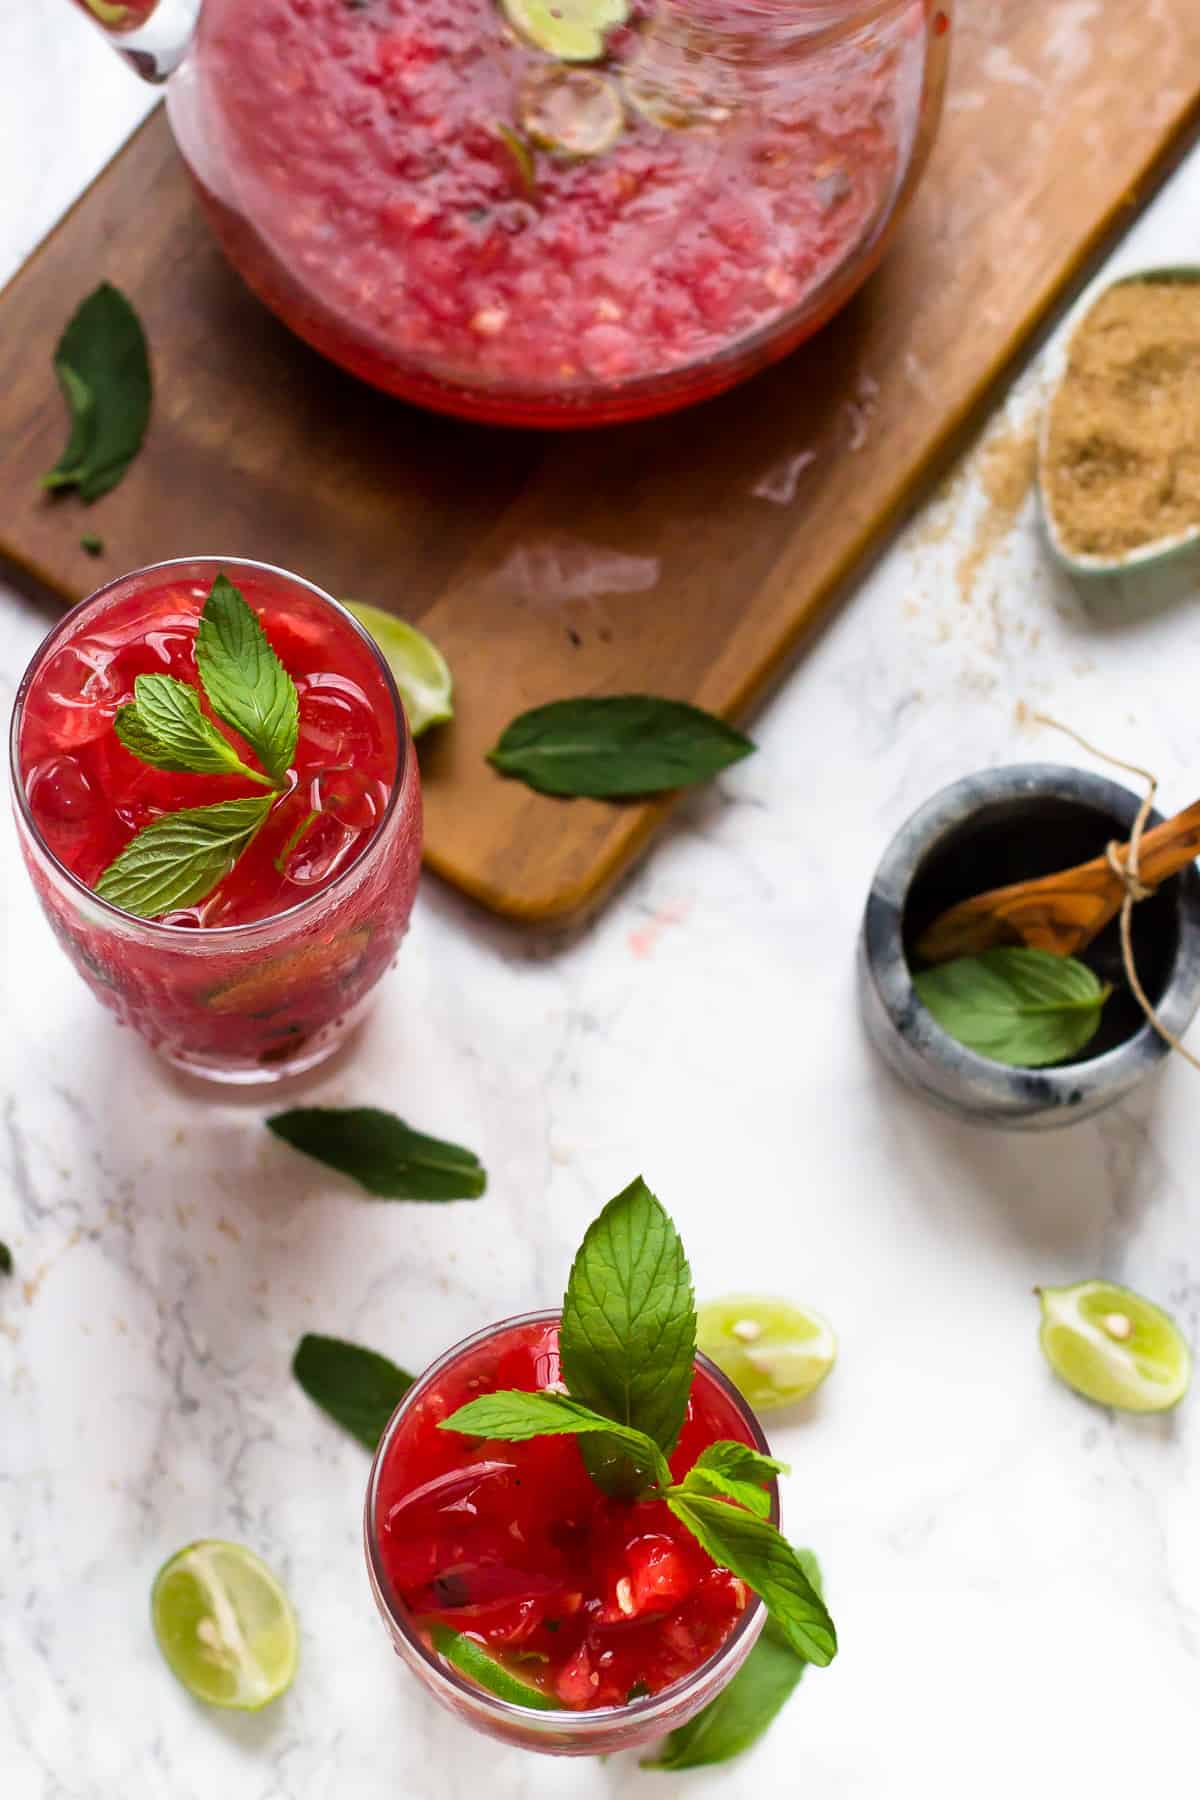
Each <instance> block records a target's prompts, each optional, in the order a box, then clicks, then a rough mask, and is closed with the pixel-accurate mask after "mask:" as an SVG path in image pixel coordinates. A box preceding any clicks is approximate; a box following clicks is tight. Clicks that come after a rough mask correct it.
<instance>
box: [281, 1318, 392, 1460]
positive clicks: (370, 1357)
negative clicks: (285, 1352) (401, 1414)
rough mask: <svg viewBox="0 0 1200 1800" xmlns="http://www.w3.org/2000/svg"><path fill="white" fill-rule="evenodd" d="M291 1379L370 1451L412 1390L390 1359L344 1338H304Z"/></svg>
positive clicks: (295, 1357) (312, 1336) (298, 1347)
mask: <svg viewBox="0 0 1200 1800" xmlns="http://www.w3.org/2000/svg"><path fill="white" fill-rule="evenodd" d="M292 1374H293V1375H294V1376H295V1377H296V1380H297V1381H298V1382H299V1383H300V1386H301V1387H302V1388H303V1389H304V1391H305V1393H306V1394H307V1395H308V1397H309V1399H310V1400H315V1401H316V1403H317V1405H318V1406H319V1407H321V1408H323V1410H324V1411H325V1412H327V1413H328V1414H329V1416H330V1418H331V1419H336V1420H337V1423H338V1424H339V1425H341V1426H343V1427H344V1428H345V1430H347V1431H348V1432H349V1433H350V1435H351V1436H352V1437H356V1438H357V1439H358V1441H359V1443H360V1444H364V1445H365V1446H366V1448H367V1449H368V1450H374V1449H375V1447H376V1445H377V1444H378V1443H379V1440H380V1438H381V1437H382V1436H383V1430H384V1427H385V1425H386V1424H387V1422H388V1420H389V1419H390V1418H391V1416H392V1414H393V1413H394V1412H395V1410H396V1408H397V1406H399V1404H400V1402H401V1400H402V1399H403V1398H404V1396H405V1394H406V1393H407V1392H408V1390H409V1388H410V1387H411V1386H412V1384H413V1378H412V1376H411V1375H406V1374H405V1372H404V1370H403V1369H398V1368H397V1367H396V1365H395V1363H394V1362H389V1361H388V1359H387V1357H386V1356H380V1355H379V1353H378V1351H376V1350H367V1349H366V1348H365V1347H364V1346H363V1345H362V1344H350V1343H347V1342H346V1340H345V1339H344V1338H333V1337H320V1336H318V1335H317V1334H316V1333H314V1332H311V1331H310V1332H306V1333H305V1335H304V1336H303V1337H302V1338H301V1339H300V1342H299V1344H298V1345H297V1346H296V1354H295V1356H294V1357H293V1358H292Z"/></svg>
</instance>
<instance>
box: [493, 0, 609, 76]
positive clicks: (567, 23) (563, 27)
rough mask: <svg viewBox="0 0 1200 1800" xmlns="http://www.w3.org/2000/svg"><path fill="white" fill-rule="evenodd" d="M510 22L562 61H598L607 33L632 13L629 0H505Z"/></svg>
mask: <svg viewBox="0 0 1200 1800" xmlns="http://www.w3.org/2000/svg"><path fill="white" fill-rule="evenodd" d="M501 4H502V6H503V8H504V13H505V16H506V18H507V19H508V22H509V24H510V25H512V26H514V27H515V29H516V30H517V31H519V32H520V34H521V36H522V37H523V38H526V39H527V40H528V41H529V43H531V44H536V45H537V47H538V49H539V50H548V51H549V53H550V55H551V56H557V57H558V58H559V59H560V60H561V61H562V62H594V61H595V60H596V58H597V57H598V56H603V55H604V34H605V32H606V31H611V29H612V27H613V26H614V25H623V24H624V23H625V20H626V19H627V18H628V17H629V4H628V0H501Z"/></svg>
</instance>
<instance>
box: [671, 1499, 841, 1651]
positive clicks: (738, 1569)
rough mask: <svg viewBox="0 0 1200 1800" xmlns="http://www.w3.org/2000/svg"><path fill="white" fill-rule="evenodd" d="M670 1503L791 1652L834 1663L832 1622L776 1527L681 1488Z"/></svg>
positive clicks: (835, 1640)
mask: <svg viewBox="0 0 1200 1800" xmlns="http://www.w3.org/2000/svg"><path fill="white" fill-rule="evenodd" d="M667 1505H668V1506H669V1507H670V1508H671V1511H672V1512H673V1513H674V1514H675V1517H676V1518H677V1519H678V1520H679V1521H680V1523H681V1524H683V1525H686V1526H687V1528H688V1530H689V1531H690V1532H691V1534H692V1536H693V1537H694V1538H695V1539H696V1541H697V1543H699V1544H700V1545H701V1547H702V1548H703V1549H705V1550H707V1551H708V1554H709V1555H710V1556H711V1557H712V1559H713V1561H714V1562H715V1563H717V1564H719V1565H720V1567H721V1568H724V1569H728V1570H730V1572H731V1573H732V1574H734V1575H737V1576H739V1577H740V1578H741V1580H742V1581H744V1582H745V1583H746V1585H747V1586H748V1587H751V1588H753V1589H754V1592H755V1593H756V1594H758V1595H759V1596H760V1598H761V1599H762V1600H763V1601H764V1603H765V1605H766V1607H767V1611H768V1612H769V1613H770V1614H771V1617H772V1618H773V1619H774V1620H775V1621H776V1623H777V1624H778V1626H779V1628H780V1630H781V1631H782V1632H783V1635H784V1637H785V1638H786V1639H787V1642H788V1643H789V1644H790V1645H791V1647H792V1649H793V1650H795V1651H796V1652H797V1653H798V1654H799V1655H800V1656H805V1657H807V1658H808V1660H809V1662H813V1663H816V1664H817V1665H818V1666H819V1667H821V1668H824V1667H825V1665H826V1663H829V1662H832V1661H833V1658H834V1656H835V1655H836V1654H837V1633H836V1632H835V1631H834V1628H833V1620H832V1619H831V1618H830V1617H829V1614H828V1613H827V1612H826V1610H825V1602H824V1601H823V1600H822V1599H821V1596H820V1594H819V1593H818V1592H817V1591H816V1589H815V1588H814V1586H813V1584H812V1581H811V1579H810V1577H809V1575H808V1573H807V1571H806V1568H805V1565H804V1562H803V1561H802V1559H801V1557H800V1555H799V1553H798V1552H797V1551H795V1550H793V1549H792V1547H791V1545H790V1544H789V1543H788V1542H787V1540H786V1538H784V1537H782V1536H781V1535H780V1533H779V1532H778V1531H776V1529H775V1527H774V1526H773V1525H771V1524H769V1523H768V1522H767V1520H766V1519H757V1518H755V1517H754V1516H753V1514H751V1513H748V1512H744V1511H743V1510H742V1509H741V1508H740V1507H737V1506H729V1505H727V1503H726V1502H725V1501H724V1500H710V1499H706V1498H703V1497H702V1496H701V1495H699V1494H690V1493H689V1494H681V1493H680V1492H679V1491H678V1490H676V1491H675V1492H673V1493H672V1494H671V1495H669V1496H668V1499H667Z"/></svg>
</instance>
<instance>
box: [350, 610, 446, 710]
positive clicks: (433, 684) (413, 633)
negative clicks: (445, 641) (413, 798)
mask: <svg viewBox="0 0 1200 1800" xmlns="http://www.w3.org/2000/svg"><path fill="white" fill-rule="evenodd" d="M342 605H343V606H344V607H345V608H346V611H347V612H351V613H353V614H354V617H355V618H356V619H357V620H358V622H359V624H360V625H361V626H362V627H363V629H364V630H366V631H369V632H370V634H371V636H372V637H373V638H374V639H375V642H376V643H377V644H378V645H379V648H380V649H381V650H382V651H383V654H384V657H385V658H386V660H387V665H388V667H389V669H390V670H391V671H392V674H393V675H394V676H395V678H396V686H397V687H398V688H399V689H400V698H401V699H402V700H403V702H404V710H405V712H406V713H407V714H408V729H409V730H410V731H411V732H412V734H413V736H414V737H420V735H421V733H422V732H423V731H428V729H429V727H430V726H431V725H443V724H445V722H446V720H447V719H452V718H453V717H454V678H453V676H452V675H451V673H450V665H449V664H448V663H447V661H446V659H445V657H444V656H443V655H442V653H441V651H440V650H439V649H438V647H437V645H436V644H434V643H431V642H430V640H429V639H428V638H427V637H426V636H425V633H424V632H423V631H418V630H417V628H416V626H415V625H408V624H406V623H405V621H404V620H403V619H398V618H397V617H396V615H395V613H390V612H384V610H383V608H382V607H381V606H366V605H364V604H363V603H362V602H360V601H358V600H343V601H342Z"/></svg>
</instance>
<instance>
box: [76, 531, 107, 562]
mask: <svg viewBox="0 0 1200 1800" xmlns="http://www.w3.org/2000/svg"><path fill="white" fill-rule="evenodd" d="M79 548H80V549H81V550H85V551H86V552H87V554H88V555H89V556H103V555H104V539H103V538H100V537H97V536H96V534H95V532H94V531H85V532H84V534H83V536H82V537H81V538H80V540H79Z"/></svg>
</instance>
